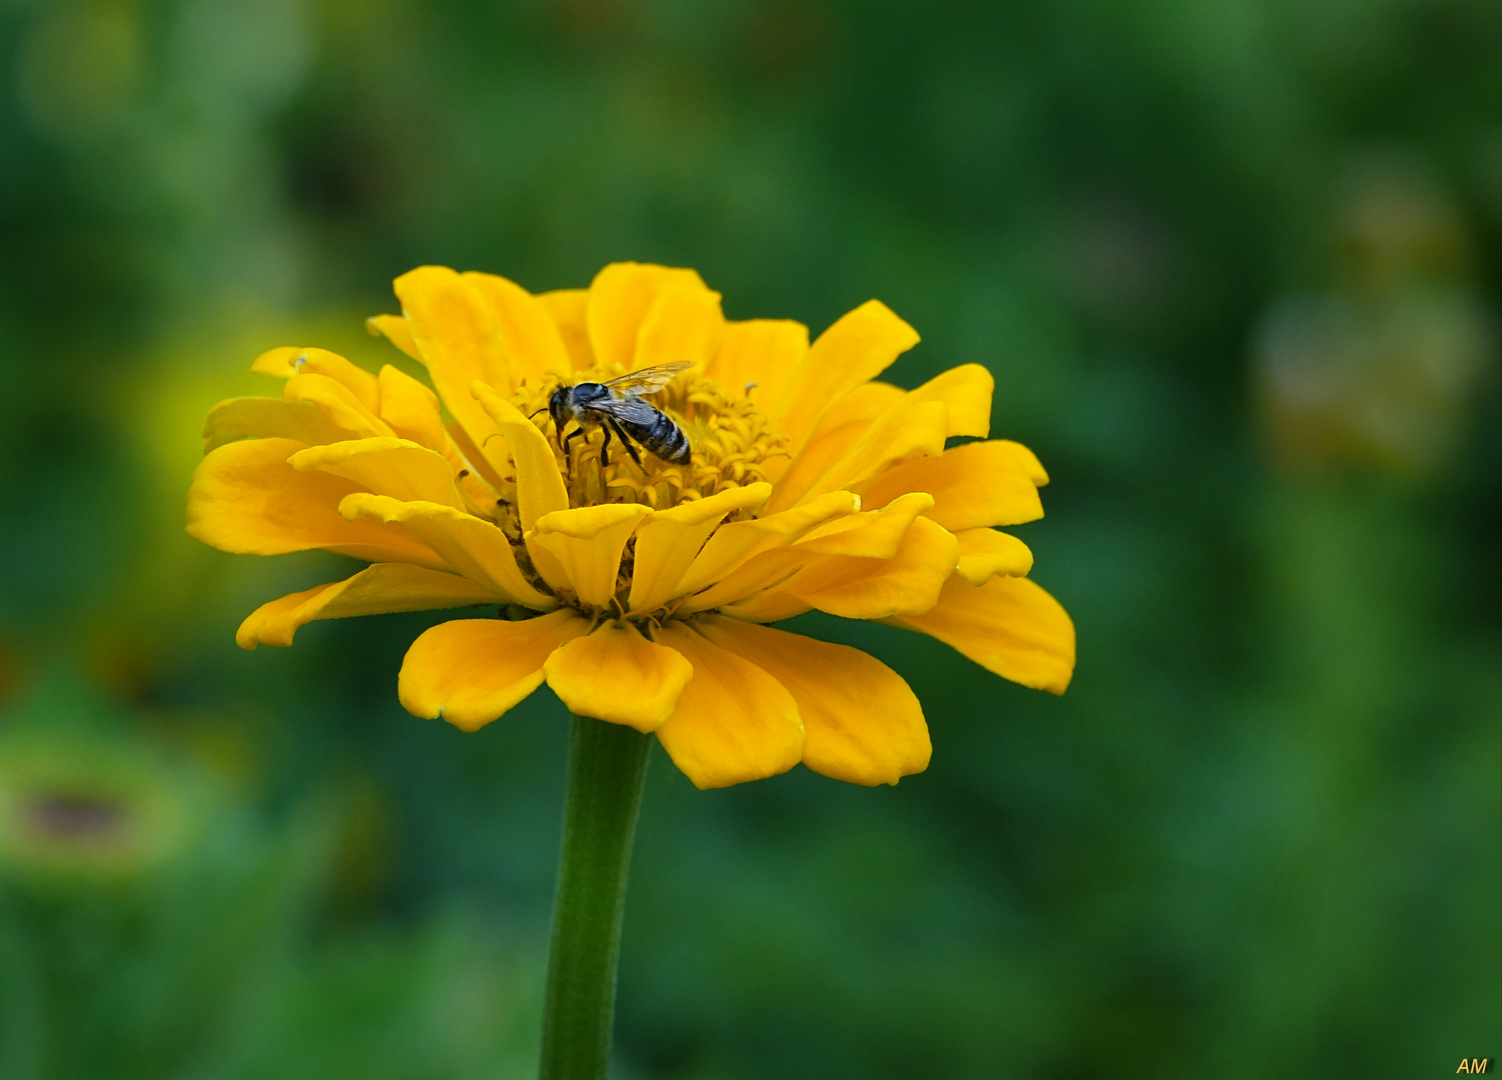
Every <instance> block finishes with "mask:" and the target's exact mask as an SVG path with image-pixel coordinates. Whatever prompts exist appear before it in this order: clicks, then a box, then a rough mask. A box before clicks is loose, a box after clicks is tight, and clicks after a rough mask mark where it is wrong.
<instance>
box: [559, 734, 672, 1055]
mask: <svg viewBox="0 0 1502 1080" xmlns="http://www.w3.org/2000/svg"><path fill="white" fill-rule="evenodd" d="M651 743H652V739H651V736H649V735H643V734H642V733H641V732H639V731H636V730H635V729H634V728H629V727H625V726H623V725H621V724H607V723H605V722H604V721H602V720H592V719H590V718H589V717H585V716H576V717H574V722H573V727H572V728H571V729H570V732H569V745H568V792H567V794H566V795H565V797H564V809H563V852H562V854H561V855H560V857H559V860H558V895H557V897H556V898H555V899H554V901H553V941H552V945H551V947H550V949H549V953H548V990H547V1000H546V1004H545V1006H544V1012H543V1019H542V1072H541V1080H604V1077H605V1070H606V1067H607V1066H608V1065H609V1063H610V1028H611V1021H612V1020H613V1018H614V1015H615V967H616V958H617V957H618V956H619V955H620V950H621V916H622V915H623V914H624V913H625V909H626V875H627V872H628V871H629V870H630V869H631V838H632V835H633V834H634V833H635V832H636V812H637V810H638V808H639V807H640V806H641V789H642V781H643V779H644V778H645V777H646V775H647V750H648V749H649V748H650V746H651Z"/></svg>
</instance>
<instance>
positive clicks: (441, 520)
mask: <svg viewBox="0 0 1502 1080" xmlns="http://www.w3.org/2000/svg"><path fill="white" fill-rule="evenodd" d="M339 512H340V514H342V515H343V516H344V517H346V518H348V519H350V520H351V521H357V520H360V519H365V520H369V521H384V522H391V523H393V524H398V525H401V526H405V527H406V528H407V529H410V530H411V531H412V532H413V533H415V534H416V535H417V536H418V537H420V538H421V539H422V541H423V542H424V543H426V544H427V545H428V546H429V547H430V548H432V550H433V551H435V552H437V553H438V554H439V555H441V556H442V557H443V561H444V563H445V564H446V566H447V567H451V568H453V569H455V570H457V571H459V573H461V574H463V575H464V576H465V577H467V578H469V579H471V580H472V581H475V582H477V583H478V584H480V585H481V586H483V587H484V588H486V589H488V590H490V591H491V592H495V593H499V594H500V595H502V596H505V597H506V598H507V599H508V600H511V601H514V602H515V603H518V604H521V605H522V606H523V607H529V608H532V609H533V610H534V611H552V610H553V609H554V608H555V607H557V606H558V600H557V598H556V597H553V596H550V595H548V594H547V593H543V592H539V591H538V590H537V589H535V588H533V587H532V584H531V583H530V582H529V581H528V580H527V579H526V577H525V576H524V575H523V574H522V572H521V568H520V567H518V566H517V562H516V555H515V553H514V552H513V551H512V550H511V542H510V541H509V540H507V539H506V534H505V533H503V532H501V530H500V529H499V528H497V527H496V526H494V525H492V524H491V523H490V522H488V521H482V520H481V519H480V518H477V517H474V516H472V515H470V514H466V513H464V512H462V511H460V510H455V509H454V508H453V507H451V506H444V505H443V504H442V503H432V502H399V501H398V500H396V499H392V498H388V497H387V496H384V495H370V494H367V493H365V492H358V493H356V494H353V495H348V496H346V497H345V498H344V501H343V502H341V503H340V504H339Z"/></svg>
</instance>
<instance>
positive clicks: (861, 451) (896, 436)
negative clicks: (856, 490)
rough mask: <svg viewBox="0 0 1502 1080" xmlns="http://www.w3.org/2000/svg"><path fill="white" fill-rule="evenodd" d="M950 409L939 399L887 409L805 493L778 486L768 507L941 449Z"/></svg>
mask: <svg viewBox="0 0 1502 1080" xmlns="http://www.w3.org/2000/svg"><path fill="white" fill-rule="evenodd" d="M948 430H949V409H948V406H946V405H945V404H944V403H943V402H942V401H908V400H904V401H903V402H902V403H901V404H899V405H896V406H894V407H893V408H891V409H889V410H887V412H886V413H884V414H883V415H882V416H881V418H880V419H879V420H877V421H876V422H875V423H873V424H871V425H870V426H869V427H868V428H867V429H866V431H865V432H864V434H862V435H861V436H860V438H859V439H857V440H856V441H855V442H854V443H853V444H852V445H851V447H850V449H848V450H847V451H846V452H845V454H844V456H843V457H841V458H840V459H839V460H838V461H836V462H835V463H834V464H833V465H831V466H830V467H829V468H828V469H827V470H826V471H825V473H824V475H823V476H821V477H819V479H818V480H816V481H815V482H814V484H813V486H812V487H810V488H809V489H808V490H807V491H806V492H798V491H796V490H795V489H794V488H793V487H791V486H788V485H782V486H779V488H778V490H777V493H776V494H775V495H773V496H772V502H771V506H772V507H773V508H774V509H780V508H782V507H784V506H788V505H793V504H794V503H795V502H799V501H803V500H807V499H809V498H812V497H813V496H815V495H821V494H823V493H824V492H826V491H837V490H839V489H840V488H849V487H854V486H856V485H857V484H860V483H863V482H864V481H866V480H869V479H871V478H872V477H874V476H877V475H878V474H880V473H882V472H885V471H886V470H887V469H889V468H891V467H892V466H893V465H894V464H896V463H897V462H902V461H907V460H910V459H912V458H916V457H924V456H929V457H932V456H937V455H939V454H942V453H943V452H944V439H945V437H946V432H947V431H948Z"/></svg>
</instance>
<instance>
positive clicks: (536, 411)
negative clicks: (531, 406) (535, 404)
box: [527, 405, 548, 420]
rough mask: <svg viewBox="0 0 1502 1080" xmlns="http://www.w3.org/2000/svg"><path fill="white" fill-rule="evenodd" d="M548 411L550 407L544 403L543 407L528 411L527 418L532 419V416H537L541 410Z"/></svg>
mask: <svg viewBox="0 0 1502 1080" xmlns="http://www.w3.org/2000/svg"><path fill="white" fill-rule="evenodd" d="M547 411H548V407H547V406H546V405H544V406H543V407H542V408H540V409H535V410H533V411H532V412H530V413H528V414H527V419H528V420H530V419H532V417H534V416H536V415H537V414H538V413H540V412H547Z"/></svg>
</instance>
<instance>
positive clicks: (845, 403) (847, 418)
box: [813, 382, 907, 442]
mask: <svg viewBox="0 0 1502 1080" xmlns="http://www.w3.org/2000/svg"><path fill="white" fill-rule="evenodd" d="M906 397H907V391H906V390H904V389H902V387H900V386H893V385H892V384H891V383H884V382H868V383H862V384H861V385H860V386H857V387H856V388H855V389H854V390H852V391H850V393H848V394H846V395H845V396H844V397H842V398H840V400H839V401H836V402H835V403H834V404H833V405H831V406H830V407H829V411H828V412H826V413H825V414H824V415H823V416H822V417H821V418H820V420H819V426H818V427H816V428H815V429H814V434H813V438H815V439H817V438H818V437H819V436H821V435H823V434H825V433H826V432H830V431H834V430H836V429H837V428H842V427H844V426H845V425H846V424H854V423H864V424H869V423H871V421H873V420H875V419H877V418H878V417H880V416H881V415H883V414H884V413H885V412H886V411H887V410H888V409H890V408H892V406H894V405H898V404H901V403H902V401H903V400H904V399H906ZM851 441H852V442H853V441H854V440H853V439H852V440H851Z"/></svg>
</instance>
